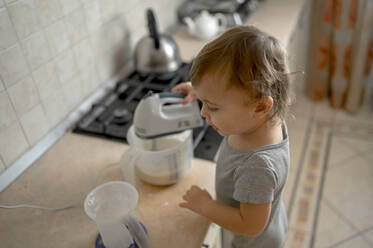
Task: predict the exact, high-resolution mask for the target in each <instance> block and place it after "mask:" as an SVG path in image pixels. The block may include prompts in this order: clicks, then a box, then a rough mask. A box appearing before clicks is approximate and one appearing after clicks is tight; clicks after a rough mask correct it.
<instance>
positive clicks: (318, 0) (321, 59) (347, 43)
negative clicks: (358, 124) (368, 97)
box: [306, 0, 373, 112]
mask: <svg viewBox="0 0 373 248" xmlns="http://www.w3.org/2000/svg"><path fill="white" fill-rule="evenodd" d="M312 8H313V9H312V15H311V18H312V20H311V30H310V32H311V35H310V37H311V38H310V39H311V40H310V43H309V44H310V45H309V50H308V54H309V56H308V64H307V76H306V80H307V94H308V95H309V96H310V97H311V98H312V99H313V100H315V101H320V100H323V99H324V98H325V97H328V99H329V102H330V105H331V106H332V107H334V108H344V109H346V110H348V111H350V112H356V111H357V110H358V108H359V106H361V104H362V101H363V99H364V93H365V91H366V89H369V88H373V87H369V85H368V84H373V77H372V74H373V69H372V60H373V32H372V31H373V1H372V0H313V6H312Z"/></svg>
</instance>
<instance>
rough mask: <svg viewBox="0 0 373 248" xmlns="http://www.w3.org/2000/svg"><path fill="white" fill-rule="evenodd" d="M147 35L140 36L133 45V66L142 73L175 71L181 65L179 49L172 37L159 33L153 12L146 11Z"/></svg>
mask: <svg viewBox="0 0 373 248" xmlns="http://www.w3.org/2000/svg"><path fill="white" fill-rule="evenodd" d="M146 16H147V21H148V28H149V35H147V36H144V37H142V38H141V39H140V40H139V42H138V43H137V44H136V47H135V57H134V60H135V67H136V70H137V71H138V72H139V73H140V74H143V75H148V74H149V73H156V74H167V73H173V72H175V71H176V70H177V69H178V68H179V67H180V65H181V59H180V55H179V49H178V46H177V44H176V43H175V41H174V40H173V39H172V37H170V36H168V35H165V34H160V33H159V32H158V28H157V23H156V20H155V17H154V13H153V11H152V10H151V9H148V10H147V12H146Z"/></svg>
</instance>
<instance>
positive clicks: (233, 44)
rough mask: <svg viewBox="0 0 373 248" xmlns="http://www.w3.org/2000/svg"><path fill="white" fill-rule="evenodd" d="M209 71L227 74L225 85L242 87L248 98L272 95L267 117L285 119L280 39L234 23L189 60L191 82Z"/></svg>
mask: <svg viewBox="0 0 373 248" xmlns="http://www.w3.org/2000/svg"><path fill="white" fill-rule="evenodd" d="M207 73H212V74H215V75H220V76H228V79H229V80H228V82H227V84H226V87H227V88H226V89H228V88H230V87H232V86H233V87H238V88H242V89H246V90H247V91H248V93H249V96H250V97H251V99H253V100H255V101H260V99H262V98H263V97H265V96H271V97H272V98H273V106H272V110H271V112H270V118H271V119H273V117H278V118H280V119H282V120H283V119H285V117H286V114H287V111H288V107H289V105H290V102H291V100H290V96H289V77H288V69H287V65H286V53H285V50H284V49H283V48H282V47H281V45H280V42H279V41H278V40H277V39H276V38H274V37H273V36H270V35H269V34H267V33H264V32H262V31H260V30H259V29H258V28H256V27H254V26H238V27H233V28H231V29H229V30H227V31H225V32H224V33H223V34H222V35H221V36H219V37H218V38H216V39H215V40H213V41H211V42H210V43H208V44H207V45H205V46H204V47H203V48H202V50H201V51H200V52H199V53H198V55H197V57H196V58H195V60H194V61H193V64H192V68H191V71H190V78H191V81H192V84H194V85H198V84H199V83H200V81H201V78H202V76H204V75H205V74H207Z"/></svg>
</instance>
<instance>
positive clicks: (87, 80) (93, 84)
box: [80, 64, 101, 96]
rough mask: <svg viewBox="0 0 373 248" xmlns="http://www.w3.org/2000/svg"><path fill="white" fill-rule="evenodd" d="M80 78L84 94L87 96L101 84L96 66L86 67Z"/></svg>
mask: <svg viewBox="0 0 373 248" xmlns="http://www.w3.org/2000/svg"><path fill="white" fill-rule="evenodd" d="M80 76H81V79H82V92H83V94H84V95H85V96H87V95H89V94H90V93H92V91H93V90H94V89H96V88H97V87H98V85H99V84H100V82H101V81H100V79H99V77H98V74H97V69H96V65H95V64H90V65H88V66H86V67H85V68H84V69H83V70H82V71H81V72H80Z"/></svg>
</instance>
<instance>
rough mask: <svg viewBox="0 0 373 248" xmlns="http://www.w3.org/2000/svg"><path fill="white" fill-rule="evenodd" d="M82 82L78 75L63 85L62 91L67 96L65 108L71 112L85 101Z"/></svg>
mask: <svg viewBox="0 0 373 248" xmlns="http://www.w3.org/2000/svg"><path fill="white" fill-rule="evenodd" d="M81 82H82V81H81V80H80V77H79V75H78V74H75V76H74V77H72V78H71V79H69V80H68V81H66V82H65V83H64V84H63V85H62V90H63V92H64V94H65V98H66V101H65V106H66V107H67V109H68V110H69V111H71V110H73V109H74V108H75V107H76V105H77V104H78V103H79V102H80V101H81V100H82V99H83V96H82V93H83V92H82V83H81Z"/></svg>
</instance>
